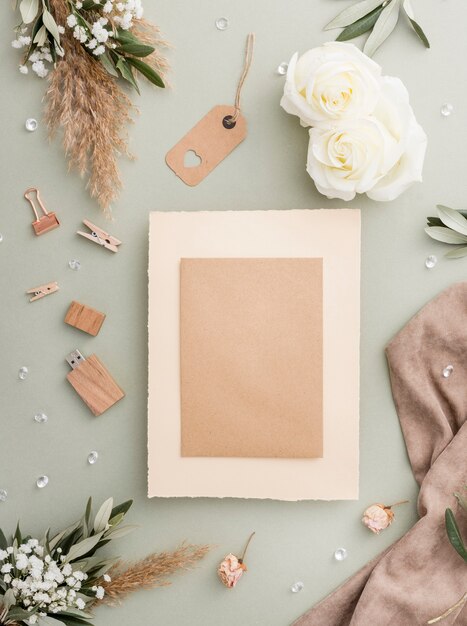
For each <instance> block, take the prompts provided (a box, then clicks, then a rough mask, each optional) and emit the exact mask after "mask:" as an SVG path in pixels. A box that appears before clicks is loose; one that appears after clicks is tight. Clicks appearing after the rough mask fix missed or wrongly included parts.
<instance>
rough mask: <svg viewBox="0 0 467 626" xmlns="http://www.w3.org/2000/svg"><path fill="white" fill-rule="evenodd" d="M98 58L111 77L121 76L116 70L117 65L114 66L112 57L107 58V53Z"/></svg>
mask: <svg viewBox="0 0 467 626" xmlns="http://www.w3.org/2000/svg"><path fill="white" fill-rule="evenodd" d="M98 58H99V61H100V62H101V63H102V65H103V66H104V67H105V69H106V70H107V72H108V73H109V74H110V75H111V76H119V73H118V72H117V70H116V69H115V65H114V64H113V62H112V60H111V59H110V57H108V56H107V53H105V54H101V55H100V56H99V57H98Z"/></svg>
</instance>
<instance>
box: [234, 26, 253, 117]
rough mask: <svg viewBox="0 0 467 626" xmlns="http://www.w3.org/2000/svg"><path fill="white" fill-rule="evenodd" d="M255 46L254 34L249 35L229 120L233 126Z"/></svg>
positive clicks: (237, 114)
mask: <svg viewBox="0 0 467 626" xmlns="http://www.w3.org/2000/svg"><path fill="white" fill-rule="evenodd" d="M254 46H255V34H254V33H249V35H248V37H247V39H246V50H245V64H244V66H243V72H242V75H241V76H240V80H239V81H238V87H237V93H236V94H235V105H234V107H235V113H234V114H233V115H232V117H231V119H230V123H231V124H234V123H235V122H236V121H237V119H238V116H239V115H240V98H241V95H242V89H243V85H244V83H245V80H246V77H247V76H248V72H249V71H250V67H251V63H252V61H253V49H254Z"/></svg>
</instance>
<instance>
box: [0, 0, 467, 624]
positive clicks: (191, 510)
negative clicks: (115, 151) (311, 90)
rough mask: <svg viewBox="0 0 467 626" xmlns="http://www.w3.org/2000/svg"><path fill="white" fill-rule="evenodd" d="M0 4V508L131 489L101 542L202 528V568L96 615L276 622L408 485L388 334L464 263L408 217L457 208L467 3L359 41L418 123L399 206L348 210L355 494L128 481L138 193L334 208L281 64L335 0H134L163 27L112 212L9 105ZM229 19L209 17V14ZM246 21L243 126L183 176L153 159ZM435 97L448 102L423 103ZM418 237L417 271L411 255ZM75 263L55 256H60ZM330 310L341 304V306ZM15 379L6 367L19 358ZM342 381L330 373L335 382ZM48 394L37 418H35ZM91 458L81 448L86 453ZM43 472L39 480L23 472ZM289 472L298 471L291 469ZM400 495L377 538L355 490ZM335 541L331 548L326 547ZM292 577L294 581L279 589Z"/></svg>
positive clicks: (141, 442)
mask: <svg viewBox="0 0 467 626" xmlns="http://www.w3.org/2000/svg"><path fill="white" fill-rule="evenodd" d="M3 4H4V7H3V19H2V21H1V27H0V28H1V31H0V32H1V39H0V41H1V42H2V44H1V50H2V52H1V59H2V62H1V74H2V81H1V85H2V97H1V102H2V118H1V119H2V150H1V152H2V154H1V157H2V161H1V170H0V171H1V177H2V208H1V214H0V232H2V234H3V236H4V241H3V243H1V244H0V307H1V308H0V315H1V327H0V398H1V421H0V426H1V428H0V488H5V489H7V490H8V499H7V501H6V502H4V503H0V525H1V526H2V527H3V528H4V530H7V529H12V527H13V525H14V524H15V523H16V519H17V518H20V519H21V521H22V524H23V526H24V527H25V529H26V528H27V529H28V530H29V531H30V532H31V533H38V534H39V533H41V532H42V531H43V530H44V529H45V527H47V526H49V525H50V526H52V527H54V528H56V527H60V526H62V525H67V524H68V523H70V522H71V521H73V520H74V519H75V518H76V517H78V516H79V515H80V514H81V512H82V510H83V507H84V505H85V501H86V498H87V497H88V496H89V495H91V494H92V496H93V497H94V498H95V500H96V501H101V500H103V499H104V498H106V497H108V496H109V495H113V496H114V497H115V499H116V500H123V499H127V498H134V499H135V504H134V508H133V509H132V511H131V514H130V515H129V521H130V522H131V523H137V524H140V525H141V528H140V529H139V530H138V531H136V532H134V533H133V534H131V535H130V536H128V537H126V538H124V539H122V540H120V542H119V543H118V544H115V547H114V550H115V551H116V552H117V553H118V554H121V555H122V556H123V557H125V558H136V557H139V556H143V555H145V554H146V553H148V552H149V551H152V550H163V549H171V548H173V547H175V546H176V545H177V544H178V543H179V542H180V541H181V540H183V539H187V540H189V541H192V542H200V543H210V544H212V545H213V549H212V551H211V553H210V554H209V556H208V557H207V558H206V559H205V560H204V561H203V562H202V563H201V564H200V567H199V568H198V569H197V570H195V571H193V572H190V573H187V574H184V575H182V576H177V577H176V579H174V584H173V586H171V587H169V588H165V589H158V590H155V591H150V592H141V593H138V594H135V595H133V596H132V597H130V598H129V599H128V600H127V601H126V602H125V603H124V605H123V606H122V607H121V608H118V609H101V610H99V611H98V613H97V616H96V624H97V625H98V626H99V625H100V626H123V625H125V626H126V625H128V624H151V625H152V624H154V625H155V624H157V625H158V626H214V625H218V624H221V625H222V626H234V625H235V626H237V625H238V624H239V623H241V624H245V625H247V626H252V625H261V626H286V625H287V624H289V623H291V622H292V621H293V619H295V618H296V617H298V616H299V615H300V614H301V613H302V612H303V611H305V610H306V609H308V608H309V607H310V606H311V605H313V604H314V603H315V602H317V601H318V600H319V599H320V598H322V597H323V596H324V595H326V594H327V593H328V592H330V591H331V590H332V589H334V588H335V587H336V586H338V585H339V584H340V583H341V582H342V581H343V580H344V579H345V578H346V577H347V576H349V575H350V574H352V573H353V572H355V571H356V570H357V569H358V568H359V567H360V566H362V565H363V564H364V563H365V562H367V561H368V560H369V559H370V558H372V557H373V556H375V555H376V554H377V553H379V552H380V551H382V550H383V549H384V548H385V547H386V546H388V545H389V544H390V543H392V542H393V541H395V540H396V539H397V538H398V537H400V536H401V535H403V534H404V533H405V532H406V531H407V530H408V529H409V528H410V527H411V526H412V525H413V524H414V523H415V521H416V519H417V515H416V499H417V487H416V484H415V482H414V480H413V477H412V473H411V470H410V466H409V463H408V460H407V456H406V451H405V446H404V441H403V438H402V435H401V432H400V428H399V423H398V419H397V415H396V413H395V410H394V406H393V402H392V398H391V392H390V388H389V382H388V374H387V367H386V362H385V357H384V352H383V349H384V345H385V344H386V342H387V341H388V340H389V339H390V338H391V337H392V336H393V335H394V334H395V333H396V332H397V331H398V330H399V329H400V328H401V327H402V326H403V325H404V324H405V322H406V321H407V320H408V319H409V318H410V317H411V316H412V314H414V313H415V312H416V311H417V310H418V309H419V308H420V307H421V306H422V305H423V304H424V303H425V302H426V301H428V300H429V299H430V298H432V297H433V296H435V295H436V294H437V293H438V292H439V291H441V290H442V289H443V288H445V287H447V286H448V285H450V284H452V283H454V282H456V281H459V280H462V279H463V278H464V277H465V272H466V268H467V260H458V261H448V260H445V259H443V258H442V256H443V252H444V250H445V246H444V245H443V244H437V243H435V242H433V241H431V240H430V239H429V238H428V237H427V236H426V235H425V233H424V232H423V226H424V218H425V216H426V215H428V214H433V211H434V205H435V204H436V203H437V202H443V203H445V204H448V205H450V206H454V207H458V208H467V205H466V200H465V192H466V184H465V181H466V173H465V172H466V160H465V128H466V123H467V113H466V107H465V95H466V82H465V59H466V58H467V38H466V37H465V24H466V23H467V6H466V5H465V2H464V0H423V1H422V0H414V2H413V4H414V8H415V10H416V13H417V17H418V19H419V21H420V23H421V24H423V26H424V28H425V29H426V32H427V33H428V34H429V37H430V40H431V43H432V49H431V50H430V51H426V50H425V49H424V48H423V47H422V46H421V45H420V44H419V42H418V41H417V39H416V37H415V36H414V35H413V33H411V32H410V30H409V28H408V26H407V25H406V24H400V25H399V28H398V29H397V33H395V35H394V36H393V37H391V39H390V40H389V41H388V42H387V43H386V44H385V45H384V46H383V48H382V49H381V50H380V51H379V52H378V53H377V54H376V57H375V58H376V60H377V61H378V62H380V63H381V64H382V66H383V70H384V73H386V74H393V75H398V76H400V78H401V79H402V80H403V81H404V82H405V84H406V85H407V87H408V89H409V92H410V94H411V102H412V104H413V107H414V109H415V112H416V115H417V118H418V120H419V121H420V123H421V124H422V125H423V127H424V128H425V130H426V131H427V133H428V136H429V150H428V154H427V158H426V163H425V172H424V177H425V182H424V183H423V185H417V186H415V187H413V188H412V189H411V190H409V191H408V192H407V193H405V194H404V195H403V196H402V197H401V198H399V199H398V200H396V201H395V202H392V203H389V204H385V203H375V202H372V201H369V200H367V199H366V197H362V198H359V199H357V200H355V201H354V202H352V203H349V206H353V207H361V209H362V221H363V233H362V234H363V240H362V342H361V348H362V350H361V439H360V440H361V462H360V473H361V477H360V499H359V501H358V502H300V503H283V502H274V501H255V500H250V501H242V500H231V499H226V500H208V499H193V500H191V499H178V500H175V499H174V500H170V499H168V500H164V499H161V500H158V499H157V498H154V499H151V500H148V499H147V498H146V396H147V320H146V313H147V267H146V266H147V240H148V237H147V235H148V214H149V212H150V211H153V210H161V211H169V210H187V211H194V210H201V209H203V210H204V209H212V210H224V209H235V210H242V209H306V208H319V207H327V208H333V207H340V206H342V205H343V203H342V202H339V201H327V200H326V199H324V198H323V197H321V196H320V195H319V194H318V193H317V192H316V190H315V188H314V185H313V183H312V181H311V179H310V178H309V177H308V176H307V174H306V172H305V159H306V150H307V132H306V131H305V130H304V129H302V128H301V127H300V125H299V123H298V120H297V119H296V118H294V117H291V116H288V115H286V114H285V113H284V112H283V111H282V110H281V109H280V108H279V99H280V95H281V90H282V85H283V78H282V77H280V76H278V75H277V74H276V68H277V66H278V64H279V63H281V62H282V61H284V60H288V58H289V57H290V56H291V55H292V53H293V52H295V51H296V50H299V51H301V52H303V51H305V50H306V49H308V48H311V47H313V46H317V45H319V44H321V43H323V42H325V41H326V40H328V39H330V38H331V37H332V35H333V34H332V33H331V34H329V33H325V32H323V31H322V26H323V25H324V24H325V23H326V22H327V21H329V20H330V19H331V17H333V16H334V15H335V14H336V13H337V12H338V11H339V9H341V8H343V7H345V6H347V5H348V4H349V2H346V1H344V0H294V1H293V2H291V1H287V0H281V1H278V0H272V1H271V0H255V1H254V2H252V1H251V0H236V1H235V2H234V1H233V0H218V1H216V2H214V1H213V0H204V1H202V2H201V1H199V0H198V1H196V2H195V1H192V2H189V1H188V0H184V1H181V0H179V1H178V2H174V0H158V1H157V2H154V1H153V2H150V1H149V0H146V2H145V6H146V15H147V17H148V18H150V19H151V20H154V21H156V22H157V23H158V24H159V25H160V26H161V28H162V30H163V32H164V34H165V35H166V37H167V38H168V39H169V40H170V42H171V43H172V45H173V48H172V50H170V52H169V56H170V59H171V62H172V66H173V71H172V73H171V81H172V88H171V89H168V90H166V91H165V92H163V91H158V90H152V89H150V88H149V87H147V86H143V89H142V96H141V97H137V96H136V97H135V101H136V103H137V105H138V107H139V109H140V112H141V114H140V116H138V119H137V120H136V123H135V125H134V126H132V127H131V128H130V135H131V149H132V151H133V152H134V153H135V154H136V155H137V156H138V159H137V160H136V161H135V162H129V161H126V160H124V159H122V160H121V169H122V176H123V180H124V183H125V190H124V192H123V193H122V195H121V198H120V200H119V202H118V203H117V204H115V206H114V222H113V223H108V222H106V221H105V220H104V218H103V216H102V215H101V214H100V213H99V211H98V209H97V208H96V206H95V204H94V202H93V201H91V200H90V199H89V197H88V196H87V194H86V191H85V189H84V184H83V182H82V181H80V180H79V179H78V178H77V177H76V176H75V175H74V174H68V173H67V165H66V161H65V159H64V157H63V153H62V150H61V146H60V145H59V143H58V142H54V143H53V144H49V143H48V142H47V140H46V133H45V130H44V128H43V126H41V127H40V128H39V129H38V131H37V132H35V133H32V134H31V133H28V132H26V131H25V130H24V121H25V119H26V118H27V117H36V118H38V119H40V117H41V108H42V105H41V100H42V96H43V93H44V89H45V86H46V83H45V82H43V81H41V80H39V79H37V78H36V77H34V76H28V77H25V76H22V75H20V74H19V72H18V71H17V65H18V59H19V55H18V52H17V51H15V50H13V49H12V48H11V47H10V41H11V39H12V38H13V37H12V32H11V29H12V27H13V26H14V24H15V19H16V18H15V16H14V14H13V12H12V11H10V10H9V4H10V3H6V2H4V3H3ZM220 16H226V17H228V18H229V20H230V26H229V28H228V30H226V31H224V32H220V31H218V30H217V29H216V28H215V26H214V22H215V20H216V18H218V17H220ZM250 31H254V32H255V33H256V37H257V44H256V50H255V59H254V64H253V67H252V70H251V74H250V76H249V78H248V80H247V83H246V86H245V91H244V99H243V106H244V113H245V115H246V117H247V120H248V126H249V134H248V137H247V139H246V141H245V142H244V143H243V144H242V145H241V146H240V147H239V148H238V149H237V150H236V151H235V152H234V153H232V155H231V156H229V157H228V159H227V160H226V161H225V162H224V163H222V164H221V165H220V166H219V167H218V168H217V170H215V171H214V172H213V173H212V174H211V175H210V176H209V177H208V178H207V179H206V180H205V181H204V182H203V183H201V184H200V185H199V186H198V187H195V188H190V187H187V186H185V185H184V184H183V183H182V182H181V181H180V180H179V179H177V178H176V177H175V175H174V174H173V173H172V172H171V171H170V170H169V169H168V167H167V166H166V165H165V163H164V155H165V153H166V152H167V151H168V149H169V148H171V147H172V146H173V145H174V144H175V143H176V142H177V141H178V139H179V138H181V136H182V135H183V134H184V133H185V132H186V131H187V130H189V129H190V128H191V127H192V126H193V125H194V123H195V122H197V121H198V120H199V119H200V118H201V117H202V116H203V115H204V114H205V113H206V112H207V111H208V110H209V109H210V108H211V107H212V106H213V105H215V104H219V103H230V102H232V100H233V97H234V93H235V87H236V83H237V79H238V76H239V74H240V71H241V65H242V61H243V50H244V43H245V37H246V34H247V33H248V32H250ZM443 102H451V103H452V104H453V105H454V107H455V111H454V113H453V115H452V116H451V117H450V118H443V117H442V116H441V115H440V106H441V105H442V104H443ZM30 185H37V186H38V187H39V188H40V189H41V191H42V195H43V198H44V200H45V202H46V204H47V206H48V207H49V209H51V210H56V211H57V214H58V215H59V217H60V219H61V222H62V224H61V226H60V228H59V229H57V230H55V231H53V232H51V233H49V234H46V235H45V236H43V237H39V238H36V237H35V236H34V234H33V232H32V228H31V221H32V213H31V211H30V208H29V206H28V205H27V204H26V202H25V201H24V200H23V198H22V193H23V191H24V190H25V188H26V187H28V186H30ZM84 217H88V218H89V219H91V221H94V222H96V223H98V224H99V225H101V226H103V227H104V228H108V230H110V231H111V232H112V234H115V235H116V236H117V237H119V238H121V239H122V240H123V242H124V243H123V245H122V247H121V251H120V252H119V253H118V254H116V255H113V254H111V253H109V252H107V251H106V250H104V249H101V248H99V247H98V246H94V245H91V243H89V242H87V241H86V240H85V239H83V238H80V237H78V236H76V235H75V231H76V230H77V228H78V227H79V226H80V222H81V220H82V219H83V218H84ZM430 253H435V254H437V255H438V257H439V259H440V261H439V263H438V265H437V266H436V268H435V269H433V270H431V271H429V270H427V269H426V268H425V265H424V261H425V257H426V256H427V255H428V254H430ZM71 258H77V259H79V260H80V261H81V264H82V268H81V270H80V271H79V272H73V271H71V270H70V269H69V268H68V261H69V259H71ZM50 280H57V281H58V282H59V284H60V291H59V293H58V294H54V295H52V296H50V297H48V298H46V299H44V300H42V301H39V302H36V303H34V304H29V303H28V300H27V297H26V296H25V294H24V292H25V290H26V289H28V288H30V287H33V286H36V285H39V284H41V283H43V282H48V281H50ZM72 299H77V300H78V301H81V302H83V303H86V304H89V305H91V306H94V307H95V308H97V309H99V310H102V311H104V312H105V313H107V319H106V321H105V324H104V326H103V328H102V331H101V333H100V334H99V336H98V337H96V338H91V337H89V336H88V335H85V334H84V333H81V332H79V331H77V330H75V329H73V328H70V327H68V326H66V325H65V324H64V323H63V317H64V315H65V312H66V310H67V307H68V305H69V303H70V301H71V300H72ZM345 323H346V320H345V319H342V324H345ZM76 347H78V348H79V349H80V350H81V351H82V352H83V353H84V354H85V355H89V354H90V353H92V352H95V353H97V354H98V355H99V356H100V358H101V359H102V360H103V362H104V363H105V364H107V366H108V368H109V369H110V371H111V372H112V374H113V375H114V376H115V378H116V380H117V381H118V382H119V383H120V384H121V386H122V387H123V388H124V389H125V391H126V394H127V396H126V398H125V399H124V400H123V401H122V402H120V403H119V404H118V405H117V406H115V407H114V408H113V409H112V410H110V411H109V412H108V413H106V414H105V415H103V416H102V417H100V418H93V417H92V416H91V414H90V413H89V412H88V410H87V409H86V407H85V406H84V404H83V403H82V402H81V400H80V399H79V398H78V396H77V395H76V394H75V393H74V392H73V390H72V389H71V387H70V386H69V384H68V383H67V382H66V380H65V376H66V374H67V373H68V366H67V364H66V363H65V355H66V354H67V353H68V352H70V351H71V350H72V349H74V348H76ZM22 365H27V366H28V367H29V369H30V375H29V377H28V379H27V380H25V381H24V382H21V381H20V380H19V379H18V377H17V372H18V368H19V367H20V366H22ZM444 365H445V363H440V364H439V366H440V370H441V369H442V367H443V366H444ZM336 393H338V390H336ZM38 410H44V411H45V412H46V413H47V415H48V416H49V422H48V423H47V424H45V425H38V424H36V423H35V422H34V421H33V415H34V413H35V412H37V411H38ZM93 449H95V450H98V451H99V455H100V456H99V461H98V463H97V464H96V465H95V466H89V465H88V464H87V462H86V457H87V455H88V453H89V451H90V450H93ZM40 474H47V475H48V476H49V478H50V483H49V486H48V487H47V488H46V489H43V490H39V489H37V488H36V486H35V481H36V478H37V477H38V476H39V475H40ZM297 480H301V477H300V476H297ZM403 498H409V499H410V504H409V505H406V506H404V507H401V508H400V509H398V510H397V514H396V517H397V519H396V522H395V523H394V525H393V526H392V527H391V528H390V529H389V530H387V531H386V532H385V533H383V534H382V535H380V536H379V537H377V536H374V535H372V534H370V533H369V532H368V531H367V530H366V529H365V528H364V527H363V526H362V525H361V524H360V521H359V520H360V516H361V513H362V510H363V509H364V508H365V506H366V505H368V504H370V503H372V502H374V501H380V502H385V503H390V502H392V501H394V500H399V499H403ZM252 530H256V533H257V535H256V537H255V539H254V541H253V543H252V545H251V550H250V553H249V556H248V559H247V563H248V566H249V571H248V573H247V574H246V576H245V577H244V579H243V580H242V581H241V584H239V586H238V587H237V588H236V589H235V590H234V591H228V590H226V589H225V588H223V587H222V586H221V585H220V583H219V582H218V581H217V579H216V573H215V572H216V565H217V563H218V562H219V561H220V560H221V559H222V557H223V556H224V555H225V554H226V553H227V552H230V551H233V552H237V553H238V551H239V550H240V549H241V548H242V545H243V542H244V540H245V539H246V537H247V536H248V534H249V533H250V531H252ZM340 546H345V547H346V548H347V549H348V551H349V557H348V559H347V560H346V561H345V562H343V563H337V562H336V561H334V560H333V558H332V555H333V552H334V550H335V549H336V548H338V547H340ZM297 580H302V581H303V582H304V584H305V587H304V589H303V591H302V592H301V593H299V594H292V593H291V591H290V585H291V584H293V583H294V582H295V581H297Z"/></svg>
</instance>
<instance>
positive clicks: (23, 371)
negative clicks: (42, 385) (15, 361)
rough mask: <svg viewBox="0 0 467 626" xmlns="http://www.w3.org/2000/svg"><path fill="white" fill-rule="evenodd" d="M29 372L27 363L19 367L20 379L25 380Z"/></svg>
mask: <svg viewBox="0 0 467 626" xmlns="http://www.w3.org/2000/svg"><path fill="white" fill-rule="evenodd" d="M28 374H29V370H28V368H27V367H26V365H23V366H22V367H20V368H19V370H18V378H19V379H20V380H25V379H26V378H27V377H28Z"/></svg>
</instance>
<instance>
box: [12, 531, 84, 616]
mask: <svg viewBox="0 0 467 626" xmlns="http://www.w3.org/2000/svg"><path fill="white" fill-rule="evenodd" d="M57 552H58V553H60V552H61V550H60V551H58V550H57ZM62 558H63V557H61V558H60V561H56V560H54V559H53V558H52V557H51V556H50V554H45V549H44V546H42V545H41V544H40V542H39V541H38V540H37V539H29V540H28V541H26V542H24V543H22V544H21V545H20V546H18V547H17V548H16V549H14V548H13V546H10V547H8V548H7V549H6V550H0V562H1V563H0V564H1V567H0V574H2V575H3V582H4V584H6V585H8V588H9V589H11V590H12V592H13V594H14V596H15V600H16V605H17V606H20V607H22V608H24V609H25V610H26V611H28V612H30V613H32V615H31V617H30V618H29V620H28V622H29V624H35V623H37V621H38V616H40V615H41V614H43V615H46V614H50V613H51V614H55V613H60V612H61V611H65V610H67V609H69V608H78V609H81V610H82V609H83V608H84V607H85V605H86V602H85V600H84V599H83V598H82V597H79V596H78V594H79V593H80V590H81V587H82V585H83V583H84V582H85V581H86V580H87V578H88V576H87V574H86V573H85V572H83V571H82V570H80V569H74V568H73V565H72V564H70V563H66V562H65V563H63V562H62Z"/></svg>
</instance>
